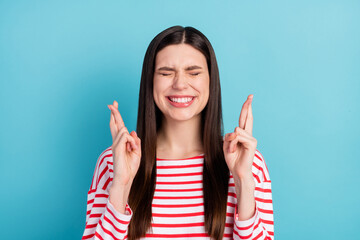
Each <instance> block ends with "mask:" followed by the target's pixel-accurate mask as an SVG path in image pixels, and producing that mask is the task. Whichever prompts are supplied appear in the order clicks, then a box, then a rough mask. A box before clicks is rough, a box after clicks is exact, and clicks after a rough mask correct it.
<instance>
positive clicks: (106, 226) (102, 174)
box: [82, 147, 132, 240]
mask: <svg viewBox="0 0 360 240" xmlns="http://www.w3.org/2000/svg"><path fill="white" fill-rule="evenodd" d="M112 163H113V158H112V151H111V148H110V147H109V148H107V149H106V150H104V151H103V152H102V153H101V154H100V156H99V158H98V160H97V163H96V167H95V171H94V176H93V179H92V183H91V186H90V189H89V191H88V195H87V212H86V226H85V230H84V233H83V237H82V239H94V240H95V239H100V240H107V239H111V240H114V239H116V240H120V239H126V238H127V229H128V225H129V223H130V220H131V217H132V211H131V209H130V207H129V205H126V212H125V214H122V213H120V212H118V211H117V210H116V209H115V208H114V206H113V205H112V204H111V202H110V201H109V187H110V186H111V184H112V178H113V167H112V166H113V165H112Z"/></svg>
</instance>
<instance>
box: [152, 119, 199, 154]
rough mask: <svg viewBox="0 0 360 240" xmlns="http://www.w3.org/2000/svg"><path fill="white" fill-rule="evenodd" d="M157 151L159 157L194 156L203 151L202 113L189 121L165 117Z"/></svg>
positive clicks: (158, 137)
mask: <svg viewBox="0 0 360 240" xmlns="http://www.w3.org/2000/svg"><path fill="white" fill-rule="evenodd" d="M156 152H157V157H158V158H182V157H192V156H195V155H198V154H200V153H203V144H202V139H201V114H199V115H197V116H196V117H193V118H192V119H189V120H187V121H174V120H172V119H171V120H169V119H167V118H165V117H163V120H162V126H161V129H160V130H159V132H158V136H157V147H156Z"/></svg>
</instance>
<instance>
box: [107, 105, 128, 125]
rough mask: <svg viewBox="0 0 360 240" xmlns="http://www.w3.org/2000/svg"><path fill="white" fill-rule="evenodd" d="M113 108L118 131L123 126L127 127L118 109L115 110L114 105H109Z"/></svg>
mask: <svg viewBox="0 0 360 240" xmlns="http://www.w3.org/2000/svg"><path fill="white" fill-rule="evenodd" d="M109 106H110V108H111V111H112V113H113V114H114V117H115V123H116V126H117V127H118V129H120V128H122V127H123V126H125V124H124V121H123V119H122V117H121V115H120V112H119V110H118V109H117V108H115V107H114V106H113V105H109Z"/></svg>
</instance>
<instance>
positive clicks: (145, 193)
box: [128, 26, 230, 240]
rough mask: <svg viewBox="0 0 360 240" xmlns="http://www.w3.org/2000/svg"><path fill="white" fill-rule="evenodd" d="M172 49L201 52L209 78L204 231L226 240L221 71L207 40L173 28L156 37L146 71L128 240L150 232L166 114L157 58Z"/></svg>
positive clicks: (203, 126)
mask: <svg viewBox="0 0 360 240" xmlns="http://www.w3.org/2000/svg"><path fill="white" fill-rule="evenodd" d="M172 44H189V45H191V46H192V47H194V48H196V49H197V50H199V51H200V52H202V53H203V54H204V56H205V58H206V60H207V65H208V69H209V76H210V86H209V100H208V103H207V105H206V106H205V108H204V110H203V111H202V112H201V135H202V136H201V138H202V141H203V146H204V166H203V195H204V211H205V212H204V213H205V229H206V231H207V233H208V235H209V236H210V237H211V238H214V239H222V237H223V234H224V229H225V220H226V207H227V195H228V183H229V176H230V173H229V169H228V167H227V165H226V162H225V157H224V153H223V148H222V146H223V137H222V136H223V131H224V130H223V121H222V109H221V89H220V77H219V70H218V65H217V61H216V57H215V53H214V50H213V48H212V46H211V44H210V42H209V40H208V39H207V38H206V37H205V35H203V34H202V33H201V32H200V31H199V30H197V29H195V28H193V27H182V26H173V27H170V28H168V29H165V30H164V31H162V32H161V33H159V34H158V35H156V36H155V38H154V39H153V40H152V41H151V43H150V44H149V46H148V48H147V51H146V54H145V58H144V62H143V68H142V75H141V83H140V93H139V108H138V118H137V128H136V132H137V134H138V136H139V138H140V139H141V152H142V157H141V162H140V167H139V170H138V172H137V174H136V176H135V178H134V181H133V183H132V186H131V190H130V194H129V200H128V202H129V205H130V207H131V209H132V210H133V216H132V218H131V221H130V225H129V229H128V238H129V239H130V240H133V239H138V238H140V237H144V236H145V234H146V232H147V230H148V229H149V228H150V227H151V221H152V209H151V205H152V200H153V196H154V192H155V184H156V139H157V132H158V130H159V129H160V127H161V120H162V112H161V111H160V109H159V108H158V107H157V106H156V104H155V102H154V97H153V78H154V70H155V69H154V68H155V57H156V54H157V53H158V52H159V51H160V50H161V49H163V48H164V47H166V46H168V45H172Z"/></svg>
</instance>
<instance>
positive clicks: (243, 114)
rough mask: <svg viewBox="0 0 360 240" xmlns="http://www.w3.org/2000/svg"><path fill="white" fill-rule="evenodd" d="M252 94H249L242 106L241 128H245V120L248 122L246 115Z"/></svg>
mask: <svg viewBox="0 0 360 240" xmlns="http://www.w3.org/2000/svg"><path fill="white" fill-rule="evenodd" d="M251 95H252V94H250V95H249V96H248V98H247V99H246V101H245V102H244V104H243V106H242V108H241V113H240V117H239V127H240V128H241V129H245V122H246V117H247V114H248V108H249V102H250V101H251V97H250V96H251Z"/></svg>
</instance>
